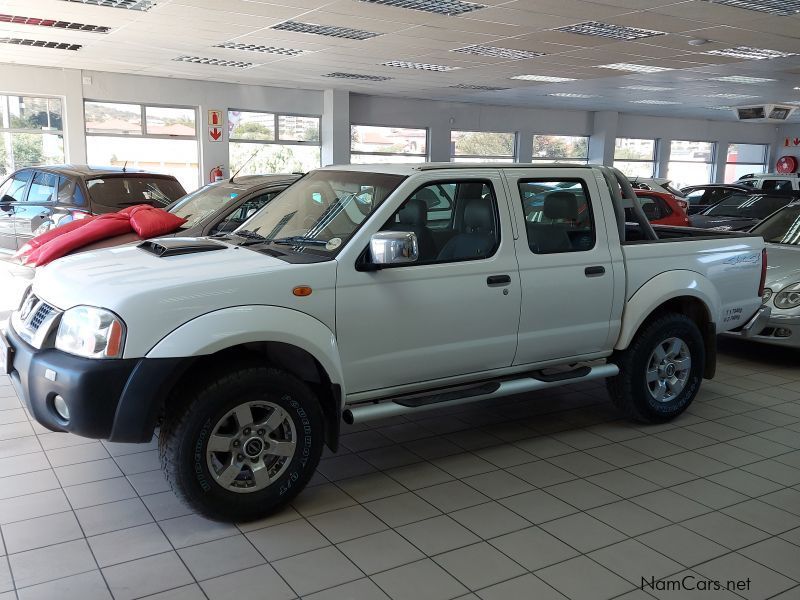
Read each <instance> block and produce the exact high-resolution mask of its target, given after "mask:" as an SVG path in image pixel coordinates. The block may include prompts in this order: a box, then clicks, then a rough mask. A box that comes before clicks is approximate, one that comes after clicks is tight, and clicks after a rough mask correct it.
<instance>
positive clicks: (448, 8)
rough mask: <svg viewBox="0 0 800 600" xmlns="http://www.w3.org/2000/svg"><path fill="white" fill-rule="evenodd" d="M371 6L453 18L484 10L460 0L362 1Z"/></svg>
mask: <svg viewBox="0 0 800 600" xmlns="http://www.w3.org/2000/svg"><path fill="white" fill-rule="evenodd" d="M362 2H370V3H372V4H383V5H384V6H396V7H397V8H409V9H411V10H421V11H424V12H429V13H434V14H437V15H447V16H449V17H454V16H457V15H463V14H465V13H468V12H472V11H473V10H479V9H481V8H486V5H485V4H476V3H475V2H462V1H461V0H362Z"/></svg>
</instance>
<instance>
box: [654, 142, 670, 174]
mask: <svg viewBox="0 0 800 600" xmlns="http://www.w3.org/2000/svg"><path fill="white" fill-rule="evenodd" d="M669 154H670V140H667V139H664V138H660V139H657V140H656V177H666V176H667V169H668V167H669Z"/></svg>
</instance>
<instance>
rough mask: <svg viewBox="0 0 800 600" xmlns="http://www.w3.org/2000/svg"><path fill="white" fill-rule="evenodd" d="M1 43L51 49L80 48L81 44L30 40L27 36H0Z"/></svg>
mask: <svg viewBox="0 0 800 600" xmlns="http://www.w3.org/2000/svg"><path fill="white" fill-rule="evenodd" d="M0 44H12V45H15V46H29V47H31V48H50V49H51V50H80V49H81V48H83V46H81V45H80V44H65V43H63V42H46V41H44V40H29V39H26V38H15V37H0Z"/></svg>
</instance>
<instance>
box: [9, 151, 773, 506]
mask: <svg viewBox="0 0 800 600" xmlns="http://www.w3.org/2000/svg"><path fill="white" fill-rule="evenodd" d="M626 209H627V210H628V211H629V214H631V215H633V217H634V219H635V221H636V223H627V224H626V222H625V211H626ZM763 249H764V242H763V240H762V239H761V237H758V236H749V235H747V234H727V233H719V232H713V233H712V232H708V231H702V230H694V229H690V228H682V227H659V226H656V227H652V226H651V225H650V224H649V223H648V221H647V219H646V217H645V215H644V213H643V212H642V209H641V206H640V204H639V202H638V201H637V200H636V196H635V194H634V192H633V190H632V189H631V186H630V184H629V183H628V180H627V179H625V177H624V176H623V175H622V174H621V173H620V172H619V171H616V170H614V169H611V168H608V167H601V166H585V167H584V166H573V165H563V166H559V165H547V166H533V165H510V166H498V165H496V164H478V165H454V164H449V163H448V164H427V165H358V166H357V165H352V166H344V167H330V168H325V169H319V170H317V171H313V172H311V173H310V174H308V175H306V176H305V177H303V178H302V179H300V180H298V181H297V182H296V183H295V184H294V185H292V186H291V187H290V188H288V189H287V190H286V191H285V192H284V193H282V194H281V195H280V196H278V197H277V198H275V199H274V200H273V201H272V202H270V203H269V204H267V205H266V206H265V207H264V208H263V209H262V210H261V211H259V212H258V213H256V215H254V216H253V217H252V218H250V219H249V220H248V221H246V222H245V223H244V224H243V225H242V227H241V229H239V230H237V231H236V232H234V233H232V234H228V235H226V236H223V237H217V238H162V239H155V240H147V241H145V242H143V243H141V244H139V245H138V246H133V245H131V246H121V247H117V248H108V249H102V250H97V251H90V252H84V253H80V254H75V255H73V256H69V257H66V258H63V259H60V260H57V261H55V262H53V263H51V264H50V265H48V266H46V267H44V268H43V269H42V270H41V271H40V272H39V273H38V274H37V277H36V279H35V281H34V284H33V288H32V290H30V291H29V292H28V293H27V295H26V297H25V298H24V299H23V301H22V305H21V307H20V309H19V310H17V311H16V312H14V313H13V314H12V317H11V322H10V327H9V329H8V333H7V336H5V337H3V336H0V360H1V361H2V362H1V363H0V364H2V365H4V366H5V369H6V370H7V371H8V372H9V373H10V377H11V380H12V382H13V384H14V386H15V387H16V389H17V391H18V393H19V395H20V397H21V398H23V399H24V401H25V402H26V404H27V406H28V408H29V410H30V412H31V414H32V415H34V417H35V418H36V419H37V420H38V421H39V422H40V423H41V424H43V425H44V426H45V427H47V428H49V429H52V430H55V431H70V432H72V433H75V434H78V435H82V436H86V437H91V438H101V439H110V440H114V441H120V442H147V441H149V440H150V439H151V438H152V436H153V432H154V429H155V427H156V426H157V424H158V423H160V424H161V425H160V433H159V448H160V453H161V458H162V464H163V465H164V470H165V472H166V475H167V477H168V479H169V481H170V482H171V484H172V486H173V489H174V490H175V491H176V492H177V493H178V495H179V496H180V497H182V498H183V499H185V500H186V501H187V502H188V503H189V504H190V505H191V506H192V507H193V508H194V509H196V510H197V511H199V512H200V513H203V514H205V515H208V516H210V517H213V518H217V519H228V520H237V521H245V520H250V519H255V518H259V517H262V516H264V515H265V514H269V513H270V512H272V511H275V510H277V509H278V508H279V507H281V506H282V505H284V504H286V503H287V502H289V501H290V500H291V499H292V498H293V497H294V496H295V495H296V494H297V493H298V492H299V491H300V490H301V489H302V488H303V486H304V485H305V484H306V482H308V480H309V479H310V478H311V476H312V474H313V472H314V470H315V468H316V465H317V463H318V461H319V458H320V454H321V452H322V448H323V445H325V444H327V445H328V446H329V447H330V448H331V449H332V450H334V451H335V450H336V448H337V444H338V436H339V429H340V424H341V422H342V421H343V420H344V421H345V422H347V423H360V422H362V421H368V420H370V419H381V418H386V417H391V416H395V415H418V414H424V412H425V411H427V410H430V409H444V408H446V407H451V406H455V405H460V404H463V403H466V402H473V401H476V400H482V399H488V400H491V399H494V398H498V397H501V396H506V395H510V394H519V393H525V392H530V391H533V390H539V389H544V388H549V387H553V386H559V385H564V384H570V383H578V382H585V381H591V380H598V379H606V380H607V381H608V389H609V392H610V396H611V399H612V400H613V402H614V403H615V405H616V406H617V407H618V408H619V410H620V412H621V413H622V414H624V415H626V416H628V417H630V418H633V419H638V420H641V421H646V422H653V423H658V422H664V421H668V420H670V419H672V418H674V417H675V416H677V415H679V414H680V413H681V412H682V411H684V410H685V409H686V407H687V406H689V404H690V403H691V402H692V400H693V399H694V397H695V395H696V394H697V392H698V390H699V388H700V384H701V382H702V379H703V378H709V377H712V376H713V374H714V369H715V339H716V334H717V333H719V332H724V331H729V330H732V329H737V330H739V331H742V332H744V333H743V334H744V335H747V334H749V333H750V332H752V331H753V330H756V331H760V330H761V328H762V326H763V324H764V323H765V322H766V319H767V318H768V317H769V313H770V310H769V308H768V307H766V306H763V307H762V305H761V293H760V290H759V285H760V282H761V284H763V276H764V269H765V266H766V265H765V258H764V254H763ZM6 339H7V341H6ZM2 342H5V344H3V343H2ZM3 348H5V350H3Z"/></svg>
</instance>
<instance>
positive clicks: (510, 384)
mask: <svg viewBox="0 0 800 600" xmlns="http://www.w3.org/2000/svg"><path fill="white" fill-rule="evenodd" d="M618 373H619V367H617V365H615V364H611V363H608V364H604V365H596V366H594V367H588V366H587V367H580V368H578V369H575V370H573V371H567V372H565V373H559V374H558V375H557V376H553V375H544V374H542V373H540V372H537V373H535V374H531V375H526V376H525V377H520V378H518V379H506V380H501V381H494V382H488V383H487V382H484V383H477V384H467V385H460V386H454V387H451V388H445V389H442V390H437V391H435V392H420V393H418V394H410V395H407V396H401V397H397V398H393V399H391V400H384V401H383V402H370V403H364V404H359V405H356V406H352V407H350V408H346V409H345V411H344V413H342V418H343V419H344V422H345V423H347V424H349V425H352V424H354V423H364V422H366V421H374V420H376V419H386V418H388V417H395V416H397V415H405V414H411V413H419V412H423V411H426V410H433V409H439V408H449V407H451V406H461V405H462V404H468V403H470V402H477V401H478V400H486V399H488V398H500V397H502V396H512V395H514V394H522V393H525V392H533V391H535V390H543V389H547V388H551V387H558V386H561V385H564V384H567V383H577V382H579V381H591V380H593V379H605V378H606V377H614V376H615V375H617V374H618Z"/></svg>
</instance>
